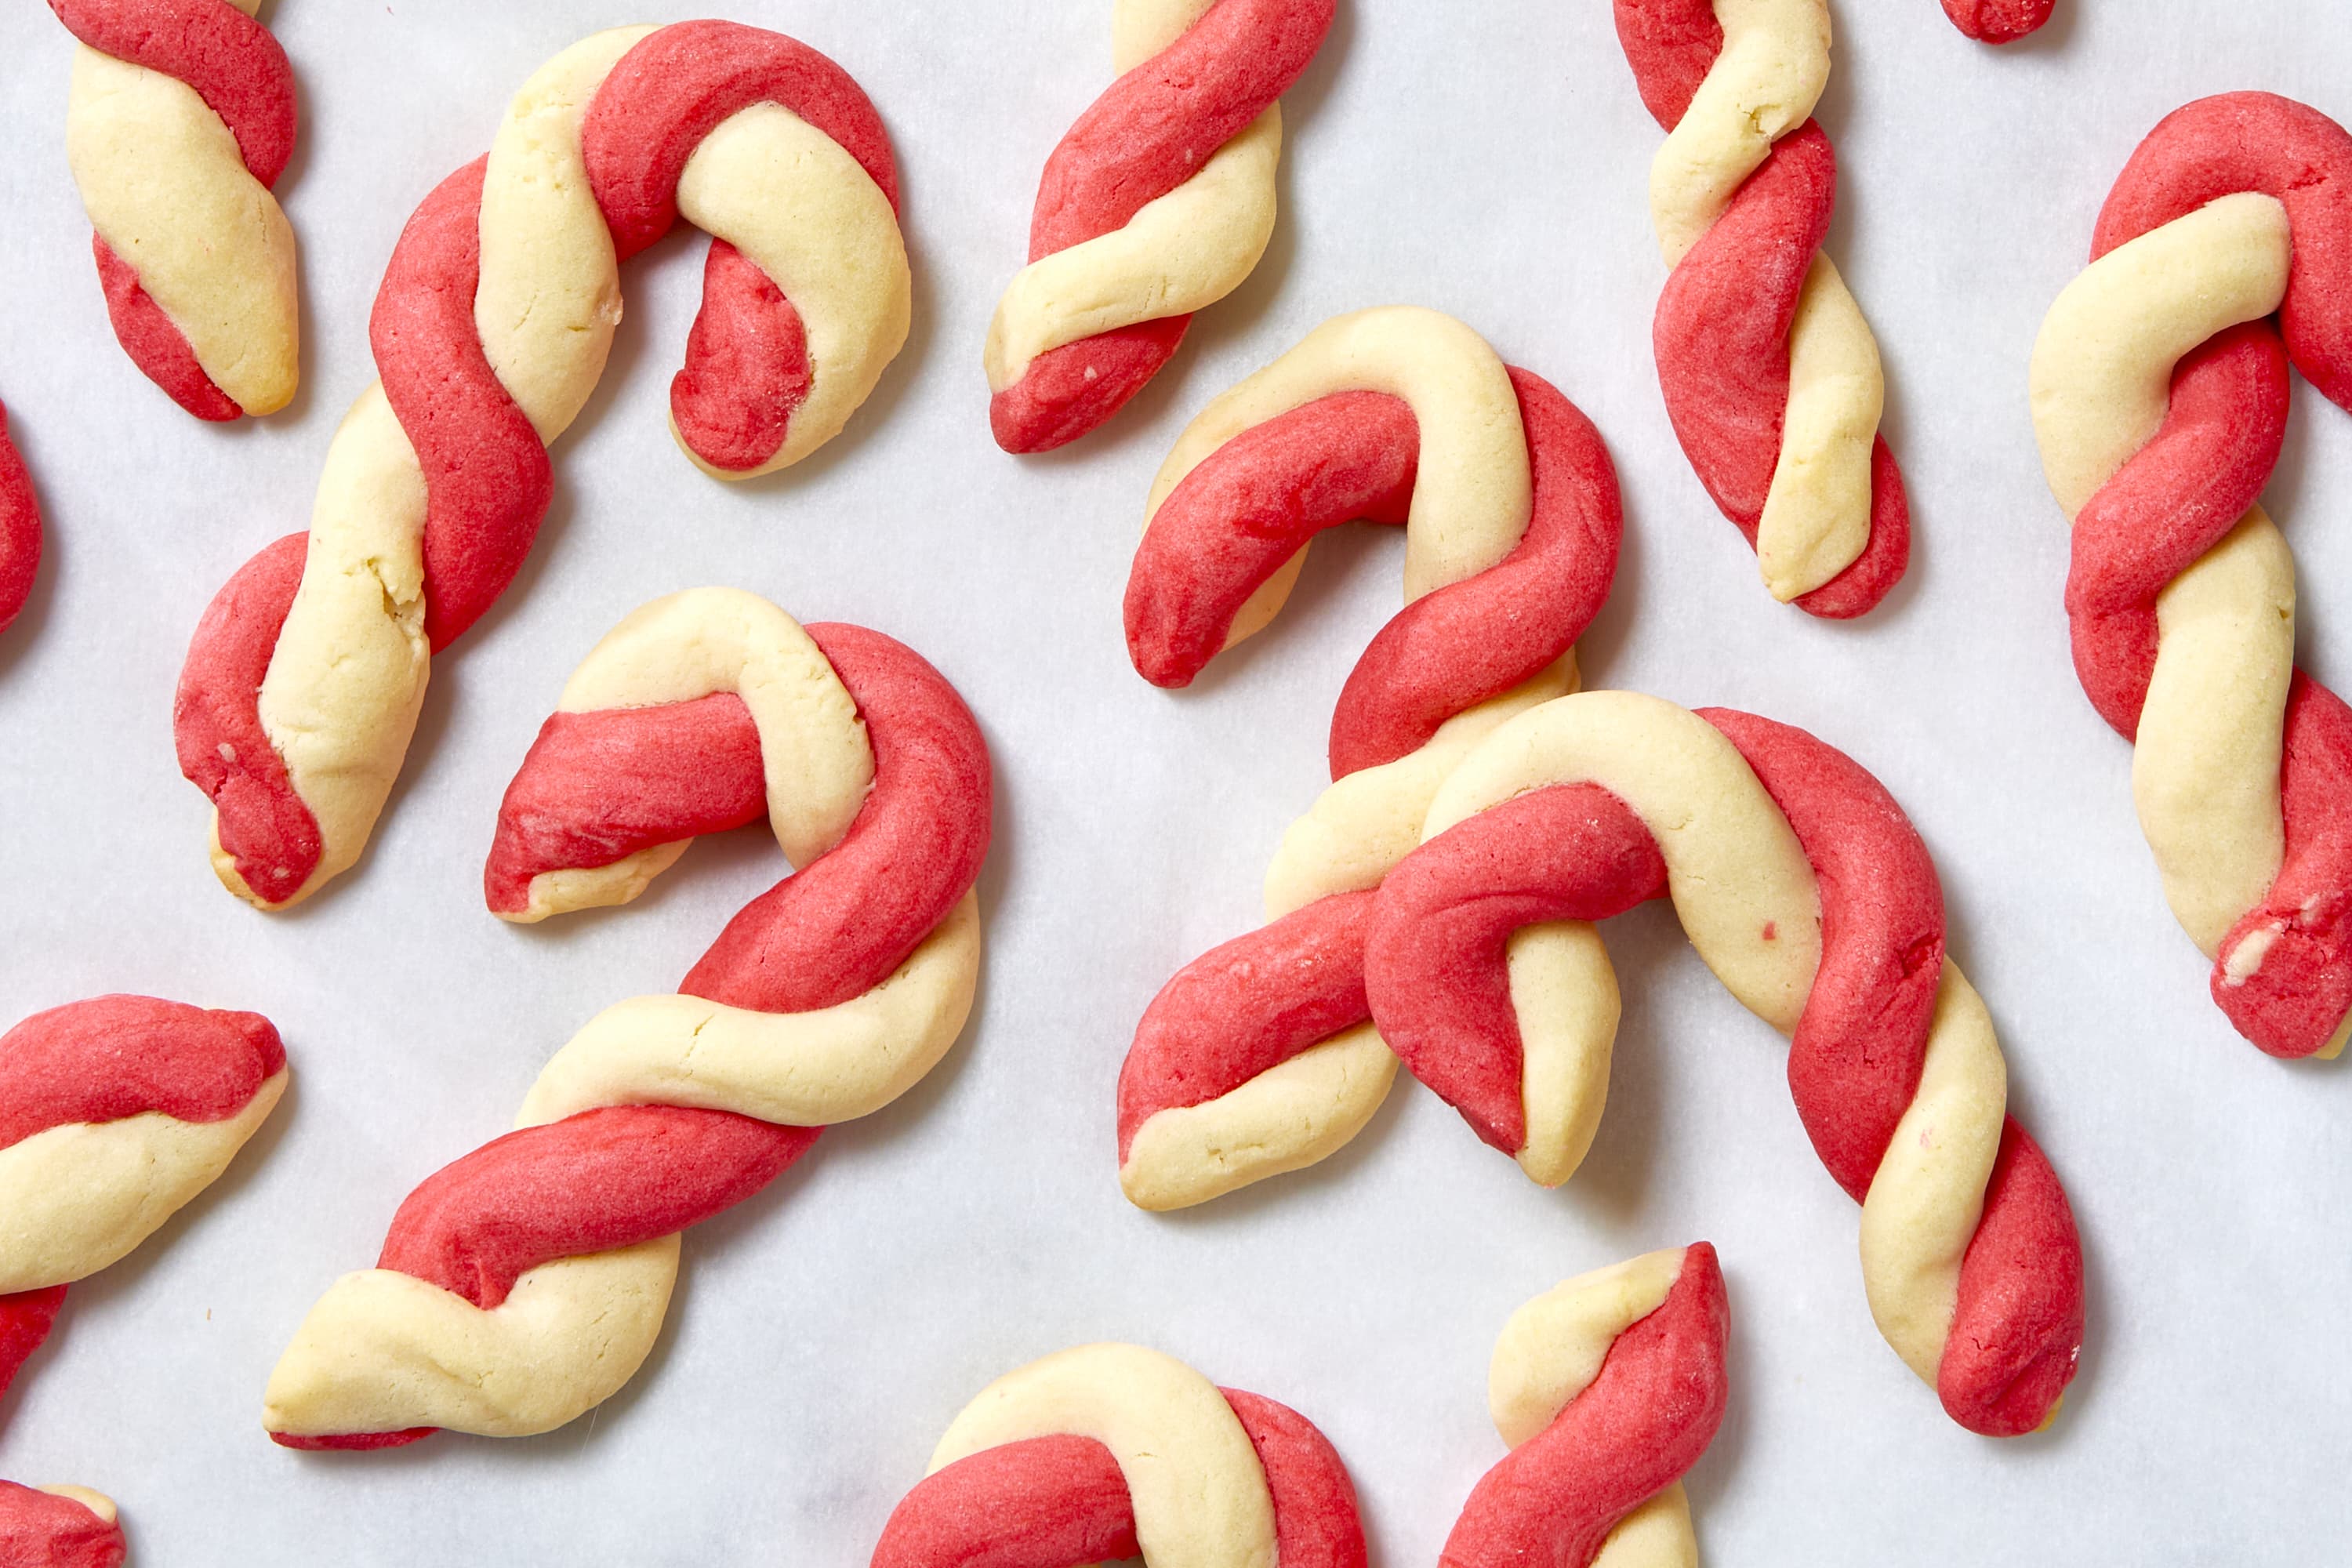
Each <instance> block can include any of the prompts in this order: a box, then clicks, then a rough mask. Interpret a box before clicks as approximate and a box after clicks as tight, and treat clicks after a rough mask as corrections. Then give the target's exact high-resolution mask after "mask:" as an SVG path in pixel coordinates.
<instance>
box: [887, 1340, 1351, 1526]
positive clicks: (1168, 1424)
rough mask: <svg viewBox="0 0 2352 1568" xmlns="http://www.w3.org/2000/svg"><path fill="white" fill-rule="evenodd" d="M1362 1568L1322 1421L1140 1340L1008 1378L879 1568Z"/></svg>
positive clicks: (959, 1429) (975, 1412)
mask: <svg viewBox="0 0 2352 1568" xmlns="http://www.w3.org/2000/svg"><path fill="white" fill-rule="evenodd" d="M1133 1557H1141V1558H1142V1559H1143V1561H1144V1562H1145V1563H1147V1564H1148V1565H1149V1568H1363V1565H1364V1561H1365V1554H1364V1531H1363V1526H1362V1524H1361V1523H1360V1521H1359V1520H1358V1519H1357V1516H1356V1489H1355V1487H1354V1486H1353V1485H1352V1484H1351V1483H1350V1482H1349V1479H1348V1471H1347V1467H1346V1466H1344V1465H1342V1464H1341V1463H1340V1462H1339V1455H1338V1454H1337V1453H1335V1452H1334V1451H1333V1450H1332V1447H1331V1445H1330V1443H1329V1442H1328V1440H1327V1439H1326V1438H1325V1437H1324V1436H1323V1434H1322V1433H1320V1432H1318V1431H1317V1430H1316V1429H1315V1426H1314V1424H1313V1423H1312V1422H1310V1421H1308V1420H1307V1418H1306V1417H1305V1416H1303V1415H1298V1414H1297V1412H1296V1411H1293V1410H1290V1409H1287V1408H1286V1407H1284V1406H1283V1405H1276V1403H1275V1402H1274V1401H1273V1400H1271V1399H1265V1398H1262V1397H1260V1396H1259V1395H1257V1394H1244V1393H1243V1392H1241V1391H1240V1390H1239V1389H1233V1388H1218V1387H1216V1386H1215V1385H1214V1384H1211V1383H1210V1382H1209V1380H1208V1379H1206V1378H1204V1377H1202V1375H1201V1374H1200V1373H1197V1372H1194V1371H1193V1370H1192V1368H1191V1367H1188V1366H1186V1365H1185V1364H1184V1363H1181V1362H1180V1361H1177V1360H1175V1359H1173V1358H1172V1357H1170V1356H1165V1355H1162V1354H1160V1352H1157V1351H1148V1350H1143V1349H1140V1348H1139V1347H1137V1346H1135V1345H1087V1346H1084V1347H1081V1348H1080V1349H1077V1350H1069V1351H1064V1352H1061V1353H1060V1354H1058V1355H1051V1356H1047V1357H1046V1358H1045V1360H1043V1361H1040V1362H1034V1363H1031V1364H1030V1365H1028V1366H1025V1367H1023V1368H1022V1369H1021V1370H1020V1371H1018V1372H1015V1373H1010V1374H1008V1375H1006V1376H1004V1377H1001V1378H999V1379H997V1380H996V1381H995V1382H994V1383H992V1384H989V1385H988V1387H986V1388H984V1389H982V1391H981V1393H980V1396H979V1397H978V1398H976V1399H974V1400H973V1401H972V1402H971V1404H970V1405H967V1406H965V1407H964V1411H963V1414H962V1415H959V1416H957V1417H956V1419H955V1422H954V1424H953V1425H952V1426H950V1427H949V1428H948V1432H947V1436H944V1437H942V1438H940V1446H939V1448H938V1450H937V1451H936V1452H935V1453H933V1454H932V1456H931V1466H930V1472H929V1476H928V1477H927V1478H926V1479H924V1481H923V1482H922V1484H921V1485H919V1486H918V1487H917V1488H916V1489H914V1490H913V1491H910V1492H908V1494H907V1496H906V1497H905V1498H904V1499H903V1500H901V1501H900V1502H899V1504H898V1508H897V1509H896V1510H893V1511H892V1512H891V1515H890V1521H889V1523H888V1524H887V1525H886V1526H884V1528H883V1531H882V1539H881V1541H880V1542H879V1543H878V1544H877V1546H876V1547H875V1549H874V1568H958V1565H962V1564H971V1563H990V1564H993V1565H994V1568H1065V1565H1066V1564H1068V1563H1108V1562H1118V1561H1121V1560H1124V1559H1128V1558H1133Z"/></svg>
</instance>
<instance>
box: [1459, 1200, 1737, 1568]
mask: <svg viewBox="0 0 2352 1568" xmlns="http://www.w3.org/2000/svg"><path fill="white" fill-rule="evenodd" d="M1729 1314H1730V1308H1729V1305H1728V1303H1727V1302H1726V1300H1724V1293H1723V1271H1722V1269H1721V1268H1718V1267H1717V1264H1716V1260H1715V1248H1714V1247H1709V1246H1708V1245H1707V1244H1706V1242H1703V1241H1702V1242H1697V1243H1695V1244H1693V1245H1692V1246H1689V1247H1673V1248H1670V1249H1668V1250H1666V1251H1664V1252H1652V1253H1647V1254H1644V1255H1643V1256H1642V1257H1640V1258H1633V1259H1632V1260H1630V1261H1628V1262H1624V1263H1620V1264H1616V1265H1614V1266H1613V1267H1612V1268H1599V1269H1595V1270H1593V1271H1592V1272H1591V1273H1590V1274H1580V1275H1579V1276H1577V1278H1575V1279H1570V1280H1569V1281H1568V1282H1567V1283H1566V1284H1563V1285H1559V1286H1557V1287H1555V1288H1554V1289H1550V1290H1549V1291H1547V1292H1545V1293H1544V1294H1543V1295H1540V1296H1538V1297H1537V1298H1536V1299H1535V1300H1532V1301H1529V1302H1528V1304H1527V1305H1526V1306H1524V1307H1521V1308H1520V1309H1519V1310H1517V1311H1516V1312H1514V1313H1512V1314H1511V1321H1509V1322H1507V1323H1506V1324H1504V1325H1503V1333H1502V1337H1501V1338H1500V1339H1498V1340H1496V1342H1495V1359H1494V1363H1493V1365H1492V1367H1491V1369H1490V1370H1489V1373H1488V1375H1487V1404H1488V1406H1489V1408H1490V1409H1491V1410H1492V1411H1493V1413H1494V1416H1495V1429H1496V1431H1497V1432H1499V1433H1501V1434H1502V1436H1503V1441H1504V1442H1506V1443H1508V1444H1509V1445H1510V1446H1511V1452H1510V1455H1509V1457H1508V1458H1505V1459H1504V1460H1503V1461H1502V1463H1500V1464H1498V1465H1496V1467H1495V1468H1493V1469H1491V1470H1488V1471H1487V1472H1486V1475H1485V1476H1484V1477H1482V1478H1480V1479H1479V1482H1478V1484H1477V1486H1476V1487H1475V1489H1472V1491H1471V1493H1470V1499H1469V1500H1468V1501H1467V1502H1465V1503H1464V1504H1463V1505H1462V1516H1461V1517H1460V1518H1459V1519H1457V1520H1456V1521H1454V1532H1453V1533H1452V1534H1451V1535H1450V1536H1448V1537H1447V1538H1446V1542H1445V1551H1444V1555H1443V1556H1442V1557H1441V1558H1440V1559H1439V1561H1440V1562H1441V1563H1444V1565H1445V1568H1488V1565H1490V1564H1491V1565H1493V1568H1519V1565H1522V1564H1526V1563H1547V1564H1556V1565H1557V1568H1589V1565H1590V1564H1592V1563H1601V1562H1604V1561H1605V1562H1606V1563H1609V1564H1622V1563H1656V1564H1665V1563H1689V1564H1696V1563H1697V1562H1698V1538H1697V1536H1696V1534H1695V1533H1694V1532H1693V1531H1692V1530H1691V1519H1690V1500H1689V1499H1688V1498H1687V1497H1685V1495H1684V1493H1683V1488H1682V1477H1683V1476H1684V1475H1685V1473H1686V1472H1688V1470H1689V1469H1690V1468H1691V1467H1692V1466H1693V1465H1695V1464H1696V1463H1698V1459H1699V1456H1700V1455H1702V1454H1704V1453H1706V1446H1707V1445H1708V1444H1709V1443H1711V1442H1713V1441H1714V1440H1715V1433H1716V1428H1717V1427H1718V1426H1722V1425H1723V1407H1724V1405H1725V1403H1726V1402H1727V1399H1728V1398H1729V1395H1730V1386H1729V1383H1728V1380H1727V1377H1726V1376H1725V1373H1724V1341H1725V1338H1726V1335H1727V1331H1728V1327H1729V1321H1728V1320H1729Z"/></svg>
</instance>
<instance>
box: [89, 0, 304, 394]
mask: <svg viewBox="0 0 2352 1568" xmlns="http://www.w3.org/2000/svg"><path fill="white" fill-rule="evenodd" d="M49 9H50V10H52V11H54V12H56V13H57V15H58V21H60V22H63V23H64V24H65V25H66V27H67V29H68V31H70V32H71V33H72V34H73V36H74V37H76V38H78V39H79V40H80V45H81V47H79V48H77V49H76V50H75V51H74V67H73V94H72V97H71V98H70V99H69V100H68V105H67V110H66V155H67V157H68V160H69V161H70V162H71V163H72V165H73V174H74V183H75V184H77V185H79V187H80V189H81V199H82V205H83V206H84V207H85V208H87V209H88V210H89V222H90V227H91V229H92V230H93V231H94V232H93V233H92V234H91V236H90V249H91V250H92V251H93V252H94V253H95V254H96V256H97V258H98V277H99V281H100V284H101V285H102V286H103V287H104V289H105V290H106V309H107V313H108V314H109V315H110V316H111V317H112V318H113V321H114V335H115V336H116V337H117V338H118V339H120V340H121V343H122V347H123V351H124V352H125V353H128V354H130V356H131V360H132V362H133V363H136V364H137V365H138V366H139V368H140V369H141V370H142V371H144V372H146V374H147V376H148V378H149V379H150V380H152V381H153V382H154V383H155V384H156V385H158V386H160V387H162V388H163V390H164V392H166V393H167V394H169V395H170V396H171V398H172V400H173V402H174V403H177V404H178V405H180V406H181V407H183V408H184V409H186V410H187V411H188V412H189V413H191V414H193V415H194V416H196V417H197V418H199V419H235V418H236V417H238V416H240V415H246V414H255V415H260V414H275V413H276V412H278V410H279V409H280V408H283V407H285V406H286V405H287V404H288V402H289V401H290V400H291V399H292V398H293V396H294V385H295V381H296V377H297V374H298V371H297V366H296V359H297V342H296V337H297V310H296V298H295V279H294V269H295V261H294V230H293V226H291V225H289V223H288V222H287V221H286V215H285V213H284V212H283V211H281V210H279V208H278V198H277V197H276V196H274V195H271V194H270V187H271V186H273V185H275V184H277V183H278V174H280V173H281V172H283V170H284V169H285V167H286V160H287V159H288V158H289V157H290V156H291V155H292V154H293V152H294V130H295V110H294V70H293V68H292V67H291V66H289V65H288V64H287V62H286V51H285V50H284V49H282V48H280V47H278V40H277V39H276V38H273V37H270V36H269V30H268V28H266V27H264V26H262V25H261V24H260V23H258V22H257V21H255V20H254V19H253V18H254V14H255V13H256V12H257V11H259V10H260V9H261V0H49Z"/></svg>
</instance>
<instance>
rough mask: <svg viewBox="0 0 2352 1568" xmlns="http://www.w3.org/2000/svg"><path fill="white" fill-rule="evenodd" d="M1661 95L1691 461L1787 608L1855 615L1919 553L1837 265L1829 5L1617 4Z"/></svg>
mask: <svg viewBox="0 0 2352 1568" xmlns="http://www.w3.org/2000/svg"><path fill="white" fill-rule="evenodd" d="M1615 5H1616V10H1617V37H1618V38H1619V40H1620V41H1621V42H1622V44H1623V46H1624V49H1625V58H1626V60H1627V62H1628V63H1629V64H1631V65H1632V66H1633V80H1634V84H1635V85H1636V86H1637V87H1638V88H1639V89H1641V94H1642V101H1643V103H1644V104H1645V105H1647V106H1648V108H1649V110H1650V112H1651V113H1652V114H1653V115H1654V116H1655V117H1656V119H1657V121H1658V123H1659V124H1661V125H1663V126H1664V127H1665V128H1666V132H1667V134H1666V142H1665V145H1664V146H1663V147H1661V148H1660V149H1659V150H1658V155H1657V159H1656V161H1655V162H1654V163H1652V165H1651V168H1650V218H1651V222H1652V224H1653V226H1654V227H1655V228H1656V229H1657V233H1658V243H1659V245H1660V247H1662V248H1663V249H1664V252H1665V257H1666V262H1667V265H1668V266H1669V267H1671V268H1673V271H1672V272H1671V273H1670V274H1669V275H1668V277H1667V279H1666V286H1665V289H1664V291H1663V292H1661V293H1660V294H1659V296H1658V309H1657V314H1656V317H1655V318H1654V321H1653V324H1652V336H1653V340H1654V346H1655V349H1656V352H1657V363H1658V384H1659V386H1660V388H1661V389H1662V390H1663V391H1664V394H1665V401H1666V414H1667V416H1668V417H1669V418H1671V419H1672V420H1673V422H1674V426H1675V435H1676V436H1677V437H1680V438H1681V441H1682V446H1683V452H1684V454H1685V456H1686V457H1688V458H1689V459H1690V463H1691V467H1692V468H1695V469H1696V470H1697V473H1698V477H1699V482H1700V483H1702V484H1704V485H1705V486H1706V491H1707V494H1708V495H1710V496H1712V497H1713V498H1714V500H1715V504H1716V505H1717V507H1718V508H1720V509H1721V510H1722V511H1723V514H1724V515H1725V516H1726V517H1727V518H1729V519H1730V520H1731V521H1733V522H1734V523H1737V524H1738V527H1739V531H1741V532H1742V533H1744V534H1745V535H1747V537H1748V543H1749V544H1751V545H1753V546H1754V547H1755V550H1756V554H1757V560H1758V563H1759V567H1760V568H1761V570H1762V572H1763V576H1764V585H1765V587H1766V588H1768V589H1769V590H1770V592H1771V594H1772V596H1773V597H1774V598H1776V599H1780V600H1783V601H1788V600H1794V601H1795V603H1796V605H1797V607H1798V608H1800V609H1801V610H1805V611H1807V612H1809V613H1811V614H1812V615H1816V616H1829V617H1832V618H1844V617H1848V616H1859V615H1862V614H1864V613H1865V612H1866V611H1868V610H1870V609H1871V608H1873V607H1874V606H1875V605H1877V604H1878V602H1879V601H1880V600H1881V599H1883V598H1885V596H1886V595H1887V592H1888V590H1890V589H1892V588H1893V587H1894V586H1895V583H1896V582H1897V581H1898V580H1899V579H1900V578H1901V577H1902V575H1903V571H1904V567H1905V566H1906V564H1907V563H1908V562H1909V560H1910V553H1911V514H1910V507H1909V504H1908V502H1907V501H1906V500H1905V497H1904V491H1903V475H1902V473H1901V471H1900V470H1899V469H1897V468H1895V457H1894V454H1893V453H1891V452H1889V451H1888V450H1887V447H1886V442H1885V439H1884V438H1883V437H1880V436H1879V434H1878V419H1879V415H1880V412H1881V411H1882V409H1883V407H1884V405H1885V395H1886V388H1885V380H1884V377H1883V376H1882V374H1881V372H1880V369H1879V363H1878V344H1877V342H1876V340H1875V339H1874V338H1873V337H1872V336H1871V331H1870V323H1869V322H1867V321H1864V320H1863V315H1862V308H1861V307H1860V306H1859V305H1857V304H1855V303H1854V299H1853V295H1852V294H1851V293H1849V292H1847V290H1846V286H1845V283H1844V280H1843V279H1841V278H1840V277H1839V276H1838V270H1837V268H1835V267H1834V266H1832V265H1831V263H1830V260H1829V258H1827V257H1826V256H1824V255H1822V240H1823V238H1824V237H1827V235H1828V233H1829V226H1830V211H1831V207H1832V205H1833V204H1834V202H1835V200H1836V196H1837V155H1836V153H1833V152H1832V151H1831V149H1830V141H1829V138H1828V137H1827V136H1825V135H1824V134H1822V128H1821V127H1820V126H1819V125H1817V124H1815V123H1814V122H1813V121H1811V120H1810V119H1809V118H1807V117H1808V116H1809V115H1811V113H1812V111H1813V105H1814V103H1815V102H1816V101H1817V100H1819V99H1820V98H1821V95H1822V88H1823V87H1824V86H1825V85H1826V84H1827V83H1828V81H1829V74H1830V12H1829V0H1615Z"/></svg>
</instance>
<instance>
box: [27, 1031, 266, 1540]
mask: <svg viewBox="0 0 2352 1568" xmlns="http://www.w3.org/2000/svg"><path fill="white" fill-rule="evenodd" d="M286 1073H287V1068H286V1051H285V1047H283V1046H282V1045H280V1044H279V1042H278V1031H277V1030H276V1029H273V1028H272V1027H270V1026H269V1021H268V1019H266V1018H263V1017H261V1016H259V1015H257V1014H253V1013H217V1012H206V1011H205V1010H204V1009H202V1008H198V1007H190V1006H187V1005H184V1004H182V1003H178V1002H159V1001H157V1000H155V999H154V998H153V997H150V996H100V997H96V998H94V999H92V1000H90V1001H88V1002H76V1003H73V1004H71V1005H68V1006H64V1007H53V1008H51V1009H50V1010H49V1011H47V1012H46V1013H37V1014H35V1015H34V1016H31V1017H29V1018H27V1019H26V1020H25V1021H24V1022H23V1023H21V1024H18V1025H17V1026H16V1027H15V1028H13V1029H10V1030H9V1031H8V1032H7V1033H6V1034H5V1035H0V1391H5V1390H6V1388H7V1387H8V1384H10V1383H11V1382H12V1381H13V1380H14V1379H15V1377H16V1373H17V1370H18V1369H19V1368H20V1367H22V1366H23V1365H24V1363H25V1360H26V1357H28V1356H30V1355H31V1354H32V1353H33V1352H34V1351H35V1350H37V1349H38V1348H39V1347H40V1344H41V1342H42V1341H43V1340H45V1339H46V1338H47V1337H48V1332H49V1330H50V1328H51V1327H52V1325H54V1324H55V1322H56V1321H57V1315H58V1308H59V1307H61V1306H63V1305H64V1303H65V1297H66V1287H67V1286H68V1284H70V1283H71V1282H72V1281H74V1280H76V1279H83V1278H85V1277H87V1276H89V1275H91V1274H95V1273H97V1272H98V1271H99V1270H100V1269H101V1268H105V1267H106V1266H107V1265H108V1264H110V1263H112V1262H114V1261H116V1260H117V1259H118V1258H121V1257H123V1256H124V1255H125V1254H126V1253H128V1252H130V1251H131V1248H132V1247H137V1246H138V1245H139V1244H140V1243H141V1242H142V1241H144V1240H146V1239H147V1237H150V1236H152V1235H153V1234H154V1232H155V1231H156V1229H157V1228H158V1227H160V1226H162V1225H163V1222H164V1221H165V1220H167V1219H170V1218H171V1217H172V1215H173V1214H175V1213H177V1212H178V1211H179V1209H180V1208H181V1206H182V1205H184V1204H186V1203H187V1202H188V1201H189V1200H190V1199H191V1198H193V1197H194V1196H195V1195H196V1194H198V1193H200V1192H202V1191H204V1190H205V1188H206V1187H208V1186H210V1185H212V1184H213V1182H214V1180H215V1178H217V1177H218V1176H219V1175H220V1173H221V1172H222V1171H224V1170H225V1169H226V1168H227V1166H228V1163H229V1161H230V1160H231V1159H233V1158H235V1157H236V1152H237V1150H238V1149H240V1148H242V1147H243V1146H244V1144H245V1142H246V1140H247V1139H248V1138H250V1137H252V1136H253V1133H254V1131H255V1130H256V1129H257V1128H258V1127H260V1125H261V1124H262V1122H263V1121H266V1120H268V1116H269V1112H270V1109H271V1108H272V1107H274V1106H275V1105H276V1104H277V1103H278V1097H279V1096H280V1095H282V1094H283V1093H285V1091H286ZM123 1551H124V1547H123V1540H122V1531H121V1526H119V1525H118V1524H117V1523H116V1522H115V1517H114V1504H113V1503H112V1502H111V1501H110V1500H108V1499H107V1498H105V1497H103V1496H101V1495H100V1494H99V1493H97V1492H94V1491H88V1490H85V1489H82V1488H80V1487H47V1488H41V1489H34V1488H30V1487H22V1486H18V1485H16V1483H14V1482H12V1481H0V1563H11V1564H14V1563H26V1564H36V1563H37V1564H58V1565H59V1568H113V1565H114V1564H117V1563H121V1561H122V1558H123Z"/></svg>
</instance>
